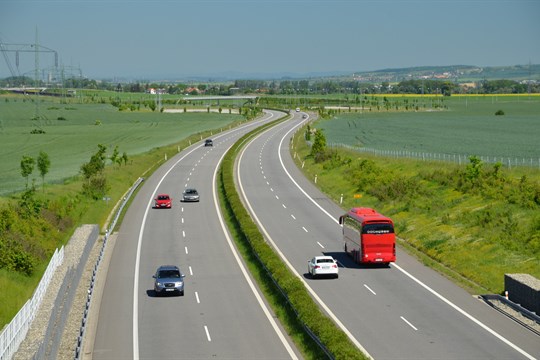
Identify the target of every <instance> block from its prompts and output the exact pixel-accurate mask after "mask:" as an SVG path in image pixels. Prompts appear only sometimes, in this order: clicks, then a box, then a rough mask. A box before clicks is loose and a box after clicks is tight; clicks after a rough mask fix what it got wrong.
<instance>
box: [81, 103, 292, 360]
mask: <svg viewBox="0 0 540 360" xmlns="http://www.w3.org/2000/svg"><path fill="white" fill-rule="evenodd" d="M281 115H283V113H276V112H267V113H266V114H265V116H264V117H263V119H262V120H258V121H253V122H250V123H248V124H247V125H244V126H241V127H239V128H236V129H233V130H230V131H227V132H223V133H220V134H219V135H216V136H214V137H213V140H214V146H213V147H204V146H202V142H201V143H197V144H194V145H193V146H191V147H189V148H187V149H185V150H184V151H182V152H180V153H179V154H177V155H175V156H173V157H171V158H170V160H169V161H167V162H166V163H165V164H164V165H163V166H162V167H160V168H159V169H158V170H157V171H156V172H155V173H154V174H153V175H152V176H150V177H149V178H148V179H146V181H145V183H144V185H143V186H142V187H141V189H140V191H139V192H138V194H137V195H136V197H135V198H134V200H133V203H132V204H131V206H130V207H129V209H128V210H127V212H126V215H125V217H124V219H123V222H122V225H121V227H120V229H119V231H118V234H117V238H116V240H115V244H114V248H113V249H108V250H107V251H112V253H111V254H110V262H109V265H108V272H107V278H106V282H105V284H104V289H103V294H102V296H101V303H100V311H99V316H98V322H97V327H96V333H95V336H94V346H93V349H92V353H91V354H86V358H93V359H139V358H141V359H142V358H144V359H150V358H168V359H173V358H174V359H195V358H229V359H268V358H275V359H296V358H298V357H299V355H298V353H297V351H296V349H295V348H294V347H293V346H292V345H291V343H290V341H289V339H288V338H287V337H286V336H285V335H284V332H283V331H282V329H281V328H280V326H279V324H277V323H276V321H275V319H274V316H273V314H272V313H271V311H270V310H269V309H268V308H267V307H266V306H265V304H264V301H263V300H262V298H261V297H260V294H259V293H258V291H257V289H256V288H255V286H254V285H253V284H252V282H251V278H250V275H249V274H248V272H247V271H246V270H245V268H244V267H243V263H242V261H241V259H240V258H239V256H238V254H237V253H236V251H235V248H234V246H233V245H232V242H231V240H230V238H229V235H228V232H227V231H226V229H225V227H224V225H223V222H222V219H221V215H220V214H219V209H218V206H217V199H216V196H217V195H216V192H215V189H216V187H215V176H216V170H217V167H218V164H219V163H220V161H221V159H222V157H223V155H224V153H225V152H226V150H227V149H228V148H229V147H230V146H231V145H232V144H233V143H234V141H236V140H237V139H238V138H239V137H240V136H241V135H243V134H245V133H246V132H248V131H250V130H252V129H254V128H255V127H256V126H259V125H261V124H263V123H264V122H268V121H270V120H275V119H276V118H277V117H276V116H281ZM186 187H195V188H197V190H198V191H199V193H200V194H201V200H200V202H198V203H183V202H180V198H181V193H182V191H183V190H184V189H185V188H186ZM157 193H168V194H170V195H171V196H172V197H173V206H172V209H170V210H167V209H152V208H151V206H152V203H153V200H152V199H153V198H154V197H155V194H157ZM162 264H174V265H178V266H180V268H181V270H182V271H183V272H184V273H185V274H186V277H185V295H184V296H180V297H157V296H156V294H154V292H153V279H152V277H151V276H152V275H153V273H154V272H155V269H156V268H157V266H159V265H162Z"/></svg>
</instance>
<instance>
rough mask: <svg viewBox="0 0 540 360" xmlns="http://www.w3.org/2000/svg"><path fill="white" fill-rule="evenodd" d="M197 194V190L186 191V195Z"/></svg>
mask: <svg viewBox="0 0 540 360" xmlns="http://www.w3.org/2000/svg"><path fill="white" fill-rule="evenodd" d="M196 193H197V190H193V189H188V190H186V194H196Z"/></svg>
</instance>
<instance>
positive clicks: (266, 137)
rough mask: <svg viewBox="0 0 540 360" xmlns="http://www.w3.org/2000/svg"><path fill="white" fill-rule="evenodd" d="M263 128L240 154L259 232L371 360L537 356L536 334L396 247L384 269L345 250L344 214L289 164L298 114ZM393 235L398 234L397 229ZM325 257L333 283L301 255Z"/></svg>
mask: <svg viewBox="0 0 540 360" xmlns="http://www.w3.org/2000/svg"><path fill="white" fill-rule="evenodd" d="M302 114H303V113H301V112H297V113H295V114H294V118H293V119H291V120H288V121H287V122H284V123H282V124H279V125H278V126H276V127H274V128H272V129H269V130H267V131H265V132H264V133H262V134H260V135H259V136H257V137H256V138H255V139H254V140H252V141H251V142H250V143H249V144H248V145H247V147H246V148H245V149H244V152H243V153H242V154H241V155H240V156H239V159H238V164H237V166H238V167H237V169H236V176H237V181H238V184H239V191H240V192H241V196H243V198H244V201H245V202H246V203H247V204H248V210H249V211H250V213H251V214H252V217H253V218H254V219H255V220H256V221H257V222H258V225H259V227H260V228H261V230H262V232H263V234H264V235H265V238H266V239H267V240H268V241H269V242H271V243H272V244H273V245H274V246H275V248H276V249H278V251H279V253H280V255H281V256H282V258H283V259H284V261H285V262H286V263H287V264H288V266H290V267H291V269H292V270H293V271H294V272H296V273H297V275H298V276H299V277H300V278H301V279H303V281H304V282H305V284H306V286H307V287H308V290H309V291H310V292H311V293H312V295H313V296H314V297H315V298H316V299H317V300H318V301H319V303H320V305H321V306H322V307H323V308H324V309H325V311H327V312H328V314H329V316H330V317H331V318H332V319H333V320H334V321H335V322H336V323H337V324H339V325H340V326H341V327H342V329H343V330H344V331H345V332H346V333H347V334H348V335H349V337H350V338H351V340H352V341H353V342H354V343H355V344H356V345H357V346H358V347H359V348H361V349H364V350H365V351H366V352H367V353H368V354H369V355H370V356H371V357H373V358H374V359H534V358H538V357H540V339H539V338H538V336H537V335H535V334H533V333H532V332H530V331H528V330H526V329H524V328H522V327H521V326H519V325H518V324H517V323H515V322H513V321H512V320H511V319H509V318H507V317H505V316H504V315H502V314H500V313H499V312H497V311H495V310H493V309H492V308H491V307H489V306H487V305H486V304H484V303H483V302H481V301H480V300H478V299H477V298H476V297H473V296H471V295H470V294H468V293H467V292H465V291H464V290H462V289H461V288H459V287H457V286H456V285H454V284H453V283H452V282H450V281H449V280H447V279H446V278H444V277H442V276H440V275H439V274H438V273H436V272H435V271H433V270H431V269H429V268H427V267H425V266H423V265H422V264H421V263H419V262H418V261H416V260H415V259H414V258H412V257H410V256H409V255H407V254H406V253H404V252H403V251H400V250H399V249H398V252H397V261H396V263H395V264H392V265H391V266H389V267H373V266H359V265H357V264H355V263H353V262H352V260H351V259H349V258H348V257H347V256H346V255H345V253H344V251H343V242H342V240H341V227H340V225H339V224H338V222H337V219H338V217H339V216H340V215H342V214H344V213H345V209H341V208H340V207H339V206H338V205H337V204H335V203H334V202H333V201H331V200H329V199H328V198H327V197H326V196H325V195H324V194H322V193H321V192H320V191H319V190H317V189H316V188H315V187H314V186H313V184H312V183H311V182H310V181H308V180H307V179H305V177H304V176H303V175H302V174H301V173H300V171H299V170H298V168H297V167H296V166H295V165H294V163H293V161H292V159H291V156H290V153H289V146H290V144H289V141H290V139H291V137H292V134H293V132H294V131H295V130H296V129H297V128H298V127H299V126H300V125H301V123H302V122H304V121H308V120H309V119H306V120H303V119H302ZM398 235H399V234H398ZM319 254H325V255H331V256H333V257H334V258H336V259H337V260H338V262H339V264H340V269H339V270H340V276H339V279H317V280H313V279H311V278H310V277H309V276H308V275H307V261H308V260H309V259H310V258H311V257H313V256H315V255H319Z"/></svg>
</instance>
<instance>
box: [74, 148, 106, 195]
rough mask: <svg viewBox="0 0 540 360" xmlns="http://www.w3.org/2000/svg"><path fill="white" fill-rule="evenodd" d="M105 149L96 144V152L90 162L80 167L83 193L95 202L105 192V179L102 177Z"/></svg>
mask: <svg viewBox="0 0 540 360" xmlns="http://www.w3.org/2000/svg"><path fill="white" fill-rule="evenodd" d="M106 151H107V147H106V146H105V145H102V144H98V151H97V152H96V153H95V154H94V155H92V157H91V158H90V161H89V162H87V163H84V164H82V165H81V173H82V175H83V177H84V180H85V183H84V184H83V193H84V194H86V195H88V196H90V197H92V198H93V199H95V200H97V199H99V198H100V197H102V196H103V195H105V193H106V192H107V188H108V186H107V179H106V178H105V176H104V175H103V170H104V169H105V160H106V159H107V156H106V155H105V152H106Z"/></svg>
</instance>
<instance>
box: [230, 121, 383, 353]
mask: <svg viewBox="0 0 540 360" xmlns="http://www.w3.org/2000/svg"><path fill="white" fill-rule="evenodd" d="M302 123H303V122H302ZM302 123H299V124H298V125H296V126H295V127H293V128H292V129H291V130H289V132H290V131H292V130H293V129H294V128H296V127H297V126H300V125H301V124H302ZM267 131H268V130H267ZM289 132H287V134H288V133H289ZM264 133H266V131H265V132H263V133H261V134H260V135H259V136H257V137H255V138H253V139H252V140H251V141H250V142H249V143H248V144H247V145H246V146H245V147H244V149H243V150H242V152H241V153H240V155H239V157H238V164H237V178H238V187H239V188H240V191H241V193H242V197H243V198H244V201H245V203H246V206H247V207H248V209H249V212H250V214H251V216H252V217H253V220H254V221H255V222H256V223H257V224H258V225H259V228H260V229H261V231H262V232H263V234H264V236H265V238H266V239H267V240H268V241H269V242H270V243H271V244H272V246H273V247H274V249H275V251H276V252H277V253H278V255H279V257H280V258H281V259H282V260H283V262H285V264H287V266H288V267H289V269H290V270H291V271H292V273H293V274H294V275H296V277H297V278H298V279H300V281H301V282H302V283H303V284H304V286H305V287H306V289H307V290H308V292H309V293H310V294H311V296H313V298H314V299H315V300H316V301H317V302H318V303H319V305H320V306H321V307H322V308H323V309H324V311H325V312H326V313H327V314H328V316H330V318H332V320H334V322H335V323H336V324H337V326H339V327H340V328H341V330H342V331H343V332H344V333H345V334H346V335H347V337H348V338H349V339H350V340H351V341H352V342H353V343H354V345H356V347H357V348H359V349H360V350H361V351H362V352H363V353H364V354H365V355H366V356H367V357H369V358H370V359H373V357H372V356H371V355H369V353H368V352H367V350H366V349H365V348H364V347H363V346H362V345H361V344H360V342H359V341H358V340H356V338H355V337H354V336H353V335H352V333H351V332H350V331H349V330H348V329H347V328H346V327H345V325H343V323H342V322H341V321H340V320H339V319H338V318H337V317H336V316H335V315H334V313H333V312H332V311H331V310H330V308H329V307H328V306H327V305H326V304H325V303H324V302H323V301H322V299H321V298H320V297H319V296H318V295H317V293H316V292H315V291H314V290H313V289H312V288H311V287H310V286H309V285H308V283H307V282H306V281H305V280H304V278H303V276H300V274H299V273H298V272H297V271H296V269H295V268H294V267H293V266H292V264H291V263H290V262H289V260H288V259H287V258H286V257H285V255H284V254H283V253H282V252H281V250H280V249H279V247H278V246H277V245H276V243H275V242H274V240H273V239H272V238H271V237H270V234H268V232H267V231H266V228H265V227H264V226H263V225H262V223H261V222H260V220H259V218H258V217H257V215H256V214H255V212H254V211H253V208H252V207H251V203H250V202H249V200H248V199H247V196H246V193H245V192H244V188H243V187H242V180H241V176H240V164H241V162H242V158H243V157H244V153H245V151H246V149H247V148H248V147H249V146H250V145H251V143H253V142H254V141H255V140H256V139H257V138H259V137H260V136H262V135H263V134H264ZM287 134H285V136H287ZM285 136H284V137H285ZM282 141H283V139H281V142H282ZM281 142H280V148H281ZM278 152H279V149H278ZM279 159H280V161H281V154H280V156H279ZM281 164H282V166H283V162H282V163H281ZM283 168H284V169H285V167H284V166H283ZM285 171H287V170H285ZM287 174H288V175H289V173H287ZM289 178H291V180H292V177H291V176H290V175H289ZM293 182H294V180H293ZM294 183H295V184H296V182H294ZM296 186H297V187H298V188H299V189H300V190H301V191H302V192H303V193H304V194H305V195H306V196H307V197H308V198H309V196H308V195H307V194H306V193H305V191H304V190H302V189H301V188H300V186H298V184H296ZM310 199H311V198H310ZM312 201H313V200H312ZM313 202H314V201H313ZM315 204H317V203H315ZM317 206H318V204H317ZM319 208H321V207H320V206H319ZM321 210H323V211H325V210H324V209H322V208H321ZM325 212H326V211H325ZM327 214H328V213H327ZM328 215H329V214H328ZM329 216H330V215H329ZM330 217H331V216H330Z"/></svg>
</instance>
